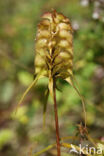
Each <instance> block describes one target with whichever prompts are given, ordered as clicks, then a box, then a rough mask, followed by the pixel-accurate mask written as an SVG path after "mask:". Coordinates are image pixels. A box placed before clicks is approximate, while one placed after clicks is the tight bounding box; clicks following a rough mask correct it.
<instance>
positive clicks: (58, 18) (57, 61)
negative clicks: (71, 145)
mask: <svg viewBox="0 0 104 156" xmlns="http://www.w3.org/2000/svg"><path fill="white" fill-rule="evenodd" d="M34 65H35V79H34V81H33V82H32V84H31V85H30V86H29V87H28V89H27V90H26V91H25V93H24V94H23V96H22V98H21V99H20V101H19V103H18V105H20V104H21V102H22V101H23V99H24V97H25V95H26V94H27V92H28V91H29V90H30V89H31V87H32V86H33V85H35V84H36V82H37V81H38V80H39V79H40V78H42V77H48V78H49V84H48V88H49V91H48V92H47V97H48V94H49V93H50V94H51V96H52V98H53V101H54V111H55V126H56V142H57V156H60V155H61V152H60V146H61V143H60V136H59V124H58V113H57V104H56V92H55V89H56V80H57V79H58V78H62V79H64V80H66V81H67V82H68V83H70V84H71V85H72V86H73V87H74V88H75V90H76V91H77V93H78V94H79V96H80V97H81V100H82V103H83V108H84V101H83V98H82V96H81V95H80V93H79V91H78V89H77V88H76V87H75V85H74V83H73V29H72V27H71V24H70V21H69V19H68V18H67V17H65V16H64V15H63V14H60V13H57V12H56V11H55V10H54V11H52V12H47V13H45V14H43V16H42V20H41V22H40V23H39V24H38V28H37V34H36V39H35V59H34ZM44 112H45V110H44ZM84 112H85V109H84ZM85 120H86V119H85ZM85 126H86V123H85ZM48 149H49V148H48ZM46 150H47V149H46ZM39 154H41V152H40V153H37V154H36V155H39Z"/></svg>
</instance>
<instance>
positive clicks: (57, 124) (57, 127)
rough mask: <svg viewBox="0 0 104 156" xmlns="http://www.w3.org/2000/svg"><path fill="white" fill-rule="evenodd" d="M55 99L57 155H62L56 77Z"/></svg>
mask: <svg viewBox="0 0 104 156" xmlns="http://www.w3.org/2000/svg"><path fill="white" fill-rule="evenodd" d="M53 100H54V112H55V126H56V143H57V156H61V150H60V134H59V122H58V112H57V103H56V88H55V79H54V81H53Z"/></svg>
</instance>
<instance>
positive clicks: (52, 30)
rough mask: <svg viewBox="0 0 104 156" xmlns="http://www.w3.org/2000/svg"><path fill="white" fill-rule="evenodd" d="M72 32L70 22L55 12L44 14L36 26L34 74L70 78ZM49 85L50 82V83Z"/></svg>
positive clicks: (50, 77)
mask: <svg viewBox="0 0 104 156" xmlns="http://www.w3.org/2000/svg"><path fill="white" fill-rule="evenodd" d="M72 33H73V30H72V27H71V24H70V21H69V19H68V18H67V17H65V16H63V15H62V14H60V13H57V12H56V11H52V12H48V13H45V14H44V15H43V16H42V21H41V22H40V24H39V25H38V30H37V35H36V43H35V74H36V75H37V74H39V73H40V72H41V71H43V73H42V74H43V76H46V77H48V78H49V81H51V79H52V78H53V77H54V78H57V77H61V78H63V79H66V78H69V77H70V76H72V67H73V45H72V38H73V35H72ZM50 83H51V82H50Z"/></svg>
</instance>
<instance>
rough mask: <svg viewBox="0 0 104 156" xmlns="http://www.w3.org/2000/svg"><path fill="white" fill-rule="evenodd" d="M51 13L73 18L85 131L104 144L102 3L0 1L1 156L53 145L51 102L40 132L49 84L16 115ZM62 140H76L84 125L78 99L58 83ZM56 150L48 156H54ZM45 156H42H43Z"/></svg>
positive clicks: (87, 0) (95, 0) (39, 88)
mask: <svg viewBox="0 0 104 156" xmlns="http://www.w3.org/2000/svg"><path fill="white" fill-rule="evenodd" d="M51 8H54V9H56V10H57V11H58V12H62V13H63V14H64V15H65V16H67V17H69V19H70V20H71V23H72V26H73V29H74V40H73V41H74V69H73V70H74V75H75V78H76V80H77V82H78V84H76V85H79V88H80V92H81V94H82V95H83V96H84V98H85V102H86V109H87V126H88V128H89V133H90V134H91V136H92V137H94V138H97V139H100V140H102V141H104V121H103V120H104V1H103V0H64V1H63V0H29V1H28V0H18V1H17V0H0V155H2V156H9V155H10V156H14V155H15V156H18V155H26V154H27V153H28V152H29V151H30V149H31V146H32V147H33V152H36V151H39V150H40V149H43V148H44V147H46V146H47V145H49V144H51V143H54V142H55V129H54V111H53V102H52V99H51V97H49V100H48V108H47V114H46V115H47V116H46V128H45V130H44V131H43V129H42V120H43V119H42V112H43V99H44V94H45V91H46V89H47V84H48V80H47V79H42V80H40V81H39V82H38V84H37V85H36V87H35V88H33V89H32V90H31V91H30V92H29V93H28V95H27V96H26V98H25V100H24V102H23V105H22V107H20V108H19V110H18V113H17V115H16V116H15V115H14V114H13V112H14V109H15V107H16V104H17V102H18V100H19V98H20V96H21V95H22V93H23V91H24V90H25V88H26V87H27V86H28V85H29V84H30V83H31V82H32V80H33V74H34V53H35V52H34V44H35V34H36V29H37V24H38V22H39V21H40V16H41V15H42V14H43V13H44V12H46V11H50V10H51ZM57 86H58V88H59V89H60V90H61V92H60V91H57V103H58V111H59V121H60V134H61V136H62V137H63V136H69V135H75V133H76V125H77V124H78V123H80V122H81V121H83V112H82V105H81V101H80V98H79V97H78V95H77V94H76V92H75V91H74V89H73V88H72V87H71V86H69V85H68V84H67V83H66V82H64V81H63V80H59V81H57ZM54 153H55V149H53V150H51V151H49V152H47V153H46V154H45V155H47V156H52V155H55V154H54ZM67 155H69V154H67V152H66V154H65V155H64V154H63V156H67ZM43 156H44V155H43Z"/></svg>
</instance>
